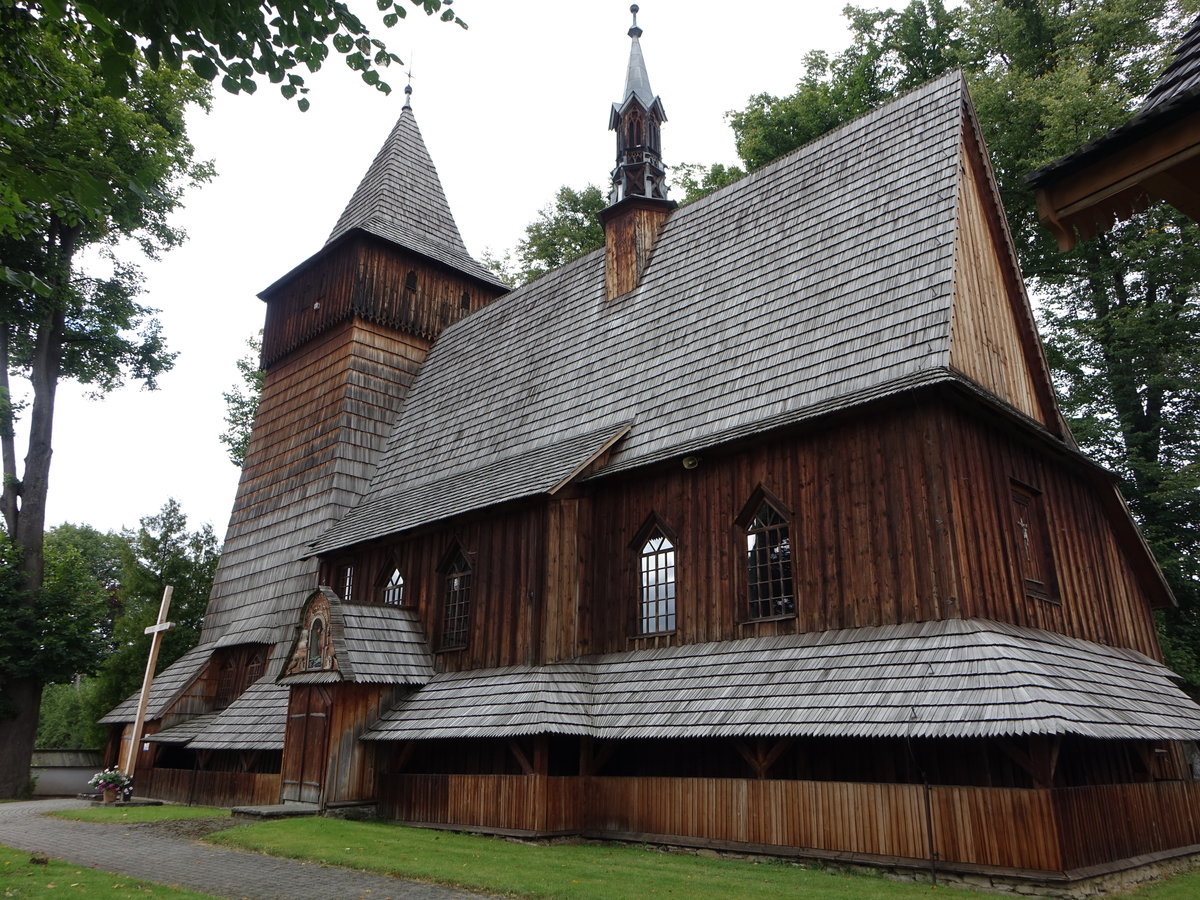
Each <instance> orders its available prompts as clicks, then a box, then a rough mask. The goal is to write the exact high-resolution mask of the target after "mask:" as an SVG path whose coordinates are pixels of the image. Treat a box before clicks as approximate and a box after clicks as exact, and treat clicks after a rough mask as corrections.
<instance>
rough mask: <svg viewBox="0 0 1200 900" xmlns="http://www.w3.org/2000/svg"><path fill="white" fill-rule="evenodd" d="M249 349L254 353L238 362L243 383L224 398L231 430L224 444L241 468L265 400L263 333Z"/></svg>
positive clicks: (255, 338) (226, 417) (227, 431)
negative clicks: (255, 421)
mask: <svg viewBox="0 0 1200 900" xmlns="http://www.w3.org/2000/svg"><path fill="white" fill-rule="evenodd" d="M246 345H247V346H248V347H249V348H250V353H247V354H246V355H245V356H243V357H242V358H241V359H239V360H238V361H237V368H238V372H239V374H240V375H241V376H242V383H241V384H235V385H234V386H233V387H231V388H230V389H229V390H227V391H225V392H224V393H223V394H221V398H222V399H223V400H224V401H225V424H226V425H227V426H228V428H227V429H226V430H225V431H224V432H223V433H222V434H221V443H222V444H224V445H225V446H226V448H227V449H228V452H229V461H230V462H232V463H233V464H234V465H235V466H237V467H238V468H241V466H242V464H243V463H245V461H246V450H247V449H249V447H250V433H251V432H252V431H253V430H254V415H255V413H257V412H258V403H259V401H260V400H261V399H262V388H263V376H264V375H265V374H266V373H265V372H263V370H262V369H261V368H259V364H260V363H259V357H260V355H261V354H262V331H261V330H260V331H259V332H258V335H257V336H256V337H252V338H250V340H248V341H246Z"/></svg>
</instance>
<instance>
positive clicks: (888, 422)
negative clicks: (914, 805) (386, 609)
mask: <svg viewBox="0 0 1200 900" xmlns="http://www.w3.org/2000/svg"><path fill="white" fill-rule="evenodd" d="M998 421H999V420H997V422H998ZM1033 440H1034V439H1032V438H1022V437H1020V436H1018V435H1016V434H1015V433H1014V432H1013V431H1012V430H1011V429H1010V428H1009V429H1005V428H1003V427H1001V426H1000V425H993V424H988V423H987V422H986V421H985V420H982V419H980V418H979V417H978V416H977V415H975V414H974V413H973V412H972V411H971V410H970V409H969V408H966V404H965V403H963V404H961V405H959V404H956V403H952V402H949V401H948V400H947V399H946V398H944V397H942V396H940V395H936V394H926V395H925V397H924V399H917V398H912V399H907V400H902V401H896V402H894V403H893V404H892V405H891V406H880V407H878V408H877V409H876V410H875V412H874V414H873V415H872V416H871V417H869V418H867V417H864V418H861V419H854V420H852V419H849V418H843V419H840V420H836V421H830V422H829V423H827V424H826V426H825V427H822V428H816V429H809V430H807V431H803V432H801V431H794V432H791V433H781V434H780V435H779V436H777V437H776V438H774V439H773V440H770V441H765V440H762V441H758V442H757V443H755V444H753V445H748V444H743V445H741V446H740V447H738V448H736V449H732V450H730V451H728V452H726V453H724V454H717V453H713V454H711V455H708V456H706V457H704V458H703V459H702V460H701V461H700V465H699V466H698V467H696V468H694V469H685V468H683V466H681V465H679V464H678V463H677V462H676V463H673V464H670V465H662V466H659V467H656V468H654V469H650V470H642V471H640V472H638V473H637V474H631V475H627V476H613V477H610V478H605V479H603V480H599V481H594V482H585V483H583V484H581V485H578V486H576V487H574V488H571V489H570V491H569V492H564V493H563V494H562V495H560V496H556V497H555V498H553V499H551V500H541V501H534V502H530V503H525V504H512V505H509V506H507V507H496V508H494V509H493V510H491V511H489V513H487V514H484V515H476V516H472V517H462V518H459V519H456V520H452V521H451V522H450V523H448V524H446V525H442V526H440V527H436V528H430V529H427V530H423V531H420V532H416V533H414V534H413V535H411V536H408V537H405V538H401V539H394V540H393V541H391V542H388V543H385V544H378V545H376V546H375V547H373V548H372V549H370V550H368V551H364V552H360V553H359V555H358V556H357V557H356V559H357V560H358V565H359V566H361V567H362V572H361V576H360V575H359V574H357V573H356V579H357V583H358V584H360V585H363V586H364V587H366V586H367V585H368V584H369V585H371V588H370V590H371V591H373V592H376V593H378V592H379V591H380V590H381V588H380V585H381V583H382V581H381V580H382V579H384V578H386V577H387V576H388V575H390V574H391V572H392V569H393V568H395V567H399V568H400V570H401V572H402V574H403V575H404V578H405V589H406V592H407V597H409V598H411V599H410V602H413V603H415V604H416V606H417V609H418V612H419V614H420V616H421V619H422V622H423V624H424V628H425V632H426V634H427V635H429V637H430V640H431V643H432V645H433V646H434V648H435V650H436V649H437V635H438V633H439V629H440V626H441V623H440V621H439V615H440V611H441V608H442V602H443V599H444V597H443V595H444V584H443V581H444V578H443V576H442V574H441V572H440V570H439V566H440V565H441V563H442V562H443V559H444V555H445V554H446V553H447V552H448V550H449V548H450V546H451V545H452V544H453V543H454V542H455V541H458V542H459V543H460V544H461V546H462V547H463V548H464V550H466V551H467V553H468V555H469V556H470V559H471V563H472V566H473V569H474V574H473V577H474V587H473V596H472V610H471V626H470V638H469V640H468V645H467V647H466V648H465V649H463V650H455V651H449V652H444V653H440V654H438V659H437V666H438V668H439V669H441V670H460V669H468V668H486V667H496V666H506V665H528V664H531V663H533V664H536V663H539V662H551V661H556V660H563V659H570V658H572V657H575V656H582V655H587V654H592V653H613V652H620V651H624V650H629V649H640V648H649V647H654V646H663V645H669V644H691V643H700V642H704V641H720V640H730V639H737V638H747V637H762V636H770V635H774V634H783V633H793V632H815V631H829V630H835V629H842V628H857V627H863V626H874V625H891V624H899V623H905V622H921V621H930V620H938V619H943V618H966V617H977V618H989V619H995V620H997V621H1001V622H1011V623H1014V624H1017V625H1024V626H1029V627H1035V628H1043V629H1048V630H1051V631H1057V632H1060V633H1063V634H1067V635H1070V636H1072V637H1078V638H1082V639H1085V640H1090V641H1097V642H1099V643H1103V644H1109V645H1113V646H1120V647H1131V648H1133V649H1136V650H1139V651H1141V652H1143V653H1146V654H1147V655H1149V656H1151V657H1154V658H1159V650H1158V647H1157V644H1156V640H1155V636H1154V628H1153V620H1152V617H1151V615H1150V609H1149V602H1148V598H1147V593H1146V590H1145V589H1144V587H1143V586H1142V585H1141V584H1140V583H1139V581H1138V580H1137V577H1136V576H1135V575H1134V574H1133V570H1132V568H1131V566H1130V564H1129V557H1128V556H1127V552H1126V549H1125V548H1123V546H1122V543H1121V541H1120V540H1119V539H1118V537H1117V536H1116V534H1115V532H1114V529H1113V527H1112V524H1111V519H1110V516H1111V514H1112V511H1111V510H1105V508H1104V505H1103V504H1102V502H1101V500H1100V496H1099V495H1100V492H1102V491H1110V490H1111V489H1112V488H1111V486H1110V485H1108V484H1106V483H1105V482H1104V480H1103V478H1102V477H1101V476H1098V475H1095V474H1088V475H1086V476H1085V475H1084V474H1082V473H1083V471H1084V470H1083V468H1082V467H1081V466H1079V465H1078V464H1073V463H1070V462H1069V461H1067V460H1066V459H1065V458H1061V459H1060V458H1057V457H1054V456H1051V455H1050V454H1048V453H1047V452H1046V451H1045V449H1044V448H1042V447H1040V446H1038V445H1037V444H1035V443H1033ZM1014 480H1016V481H1017V482H1019V483H1021V484H1024V485H1028V486H1030V487H1032V488H1034V489H1036V490H1037V491H1038V492H1040V493H1041V494H1042V497H1043V499H1044V505H1045V513H1046V516H1047V522H1048V526H1049V527H1048V533H1049V535H1050V541H1051V551H1052V558H1053V566H1054V569H1055V574H1056V580H1057V594H1056V597H1055V598H1053V599H1052V600H1047V599H1040V598H1036V597H1033V596H1029V595H1027V592H1026V585H1025V582H1024V580H1023V578H1022V574H1021V568H1020V565H1019V561H1018V559H1017V549H1018V548H1017V540H1018V538H1017V528H1016V525H1015V522H1014V520H1013V518H1012V509H1011V504H1012V499H1011V485H1012V483H1013V481H1014ZM760 487H761V488H763V489H765V490H767V491H768V492H769V493H770V494H771V495H773V496H774V497H775V498H777V500H778V502H779V504H780V505H781V506H782V507H783V508H784V509H785V510H787V511H788V513H789V515H788V519H789V526H790V532H791V547H792V569H793V578H794V584H795V592H796V614H795V616H793V617H783V618H779V619H774V620H763V621H747V620H746V591H747V588H746V584H745V578H746V570H745V559H744V555H745V549H744V548H745V539H744V537H743V535H742V533H741V530H740V529H739V527H738V526H737V524H736V520H737V517H738V515H739V514H740V513H741V512H742V510H743V508H744V506H745V504H746V503H747V502H748V501H749V500H750V498H751V497H752V496H753V495H754V493H755V491H756V490H757V489H759V488H760ZM651 515H657V516H658V517H659V519H660V520H661V521H662V522H663V523H665V525H666V526H667V527H669V528H670V529H672V531H673V533H674V534H675V535H676V536H677V540H676V550H677V554H678V556H677V564H678V565H677V578H678V581H677V597H678V599H677V603H676V618H677V627H676V631H675V633H673V634H668V635H656V636H651V637H645V638H643V637H639V636H638V635H637V634H636V618H635V615H634V612H635V609H636V599H637V573H636V553H635V552H634V551H633V549H631V541H632V540H633V538H634V536H635V535H636V534H638V532H639V530H640V529H641V528H642V527H643V526H644V525H645V523H646V521H647V520H648V518H649V517H650V516H651ZM335 561H336V560H335ZM359 602H370V601H369V598H368V597H364V596H360V597H359Z"/></svg>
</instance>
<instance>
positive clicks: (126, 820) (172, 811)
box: [50, 806, 229, 825]
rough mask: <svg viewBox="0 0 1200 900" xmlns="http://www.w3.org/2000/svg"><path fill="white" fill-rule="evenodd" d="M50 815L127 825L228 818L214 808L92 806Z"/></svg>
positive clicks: (64, 810)
mask: <svg viewBox="0 0 1200 900" xmlns="http://www.w3.org/2000/svg"><path fill="white" fill-rule="evenodd" d="M50 815H52V816H57V817H58V818H60V819H74V820H75V821H77V822H102V823H105V824H113V825H128V824H130V823H131V822H174V821H177V820H179V819H217V818H222V817H224V818H228V817H229V810H227V809H217V808H216V807H215V806H92V807H89V808H87V809H63V810H59V811H58V812H52V813H50Z"/></svg>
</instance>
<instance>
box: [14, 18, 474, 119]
mask: <svg viewBox="0 0 1200 900" xmlns="http://www.w3.org/2000/svg"><path fill="white" fill-rule="evenodd" d="M410 3H411V4H412V5H413V6H416V7H418V8H420V9H421V10H422V11H423V12H424V13H425V14H426V15H428V16H433V15H436V16H438V17H439V18H440V19H441V20H442V21H443V22H455V23H457V24H458V25H459V26H461V27H463V28H466V27H467V25H466V22H464V21H462V20H461V19H460V18H458V16H456V15H455V14H454V11H453V10H452V9H451V8H450V3H451V0H410ZM375 6H376V8H377V9H378V10H379V11H380V12H382V13H384V16H383V23H384V25H385V26H386V27H388V28H391V27H393V26H395V25H396V24H397V23H398V22H399V21H400V19H402V18H404V17H405V16H406V15H407V13H408V10H407V9H406V8H405V7H404V6H403V5H401V4H400V3H399V2H397V0H376V2H375ZM6 7H7V8H8V9H11V10H14V11H16V12H18V13H27V14H30V15H32V16H33V17H36V19H37V21H38V22H39V24H40V27H41V28H43V29H44V30H46V31H47V32H48V33H50V34H53V35H55V36H56V38H58V39H59V40H71V41H75V42H78V43H80V44H82V45H83V46H85V47H86V49H87V52H88V53H89V54H91V55H92V56H93V57H94V59H95V60H96V62H97V64H98V66H99V68H100V69H101V70H102V71H103V73H104V76H105V78H106V79H107V82H108V85H109V90H110V92H111V93H113V94H115V95H121V94H123V93H124V92H125V91H126V90H128V89H129V86H130V85H131V84H136V83H137V82H138V81H139V79H140V78H141V77H143V72H142V69H141V65H140V63H141V56H144V57H145V59H146V60H147V61H148V62H149V63H150V65H151V67H152V68H154V69H156V70H157V69H160V68H166V69H174V70H179V69H181V68H183V67H184V66H187V67H189V68H190V69H191V70H192V71H194V72H195V73H196V74H197V75H198V76H200V77H201V78H203V79H205V80H206V81H215V80H216V79H217V78H220V80H221V86H222V87H223V88H224V89H225V90H227V91H229V92H231V93H234V94H236V93H240V92H246V93H249V94H253V93H254V92H255V91H256V90H257V89H258V84H259V79H261V78H266V79H267V81H268V82H270V83H271V84H277V85H279V86H280V87H279V90H280V93H282V94H283V96H284V97H287V98H288V99H291V98H293V97H296V96H297V95H303V94H305V93H307V92H308V88H307V87H306V86H305V81H304V76H303V75H301V74H299V73H300V72H304V71H306V72H316V71H317V70H319V69H320V68H321V65H322V64H323V63H324V62H325V60H326V59H327V58H328V57H329V51H330V48H331V47H332V48H333V50H334V52H335V53H338V54H340V55H341V56H342V57H343V59H344V62H345V63H346V65H347V66H349V67H350V68H351V69H353V70H354V71H356V72H360V73H361V74H362V79H363V81H364V82H365V83H367V84H369V85H371V86H373V87H375V88H376V89H377V90H381V91H383V92H384V93H389V92H390V91H391V88H390V87H389V86H388V85H387V84H386V83H385V82H383V81H381V80H380V75H379V70H380V69H382V68H386V67H388V66H390V65H391V64H392V63H399V62H400V61H401V60H400V58H399V57H398V56H396V55H395V54H394V53H391V52H390V51H389V50H388V49H387V47H385V46H384V44H383V42H382V41H379V40H377V39H375V38H373V37H371V35H370V33H369V31H368V29H367V28H366V26H365V25H364V24H363V22H362V20H361V19H360V18H359V17H358V16H357V15H356V14H355V13H354V12H352V11H351V9H350V5H349V4H348V3H344V2H338V0H312V2H307V3H299V2H288V0H275V2H262V0H223V2H216V0H159V2H156V3H143V2H137V0H91V2H90V3H80V2H68V0H40V2H35V0H0V11H3V10H5V8H6ZM298 105H299V106H300V108H301V109H307V108H308V100H307V99H306V98H303V97H301V99H300V100H299V102H298Z"/></svg>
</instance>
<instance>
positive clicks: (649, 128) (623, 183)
mask: <svg viewBox="0 0 1200 900" xmlns="http://www.w3.org/2000/svg"><path fill="white" fill-rule="evenodd" d="M629 11H630V12H631V13H632V14H633V26H632V27H631V28H630V29H629V37H630V39H631V40H632V45H631V46H630V49H629V67H628V70H627V72H626V75H625V93H624V96H623V99H622V100H621V102H620V103H614V104H613V107H612V112H611V113H610V114H609V120H608V127H609V129H610V130H612V131H615V132H616V135H617V164H616V167H615V168H614V169H613V171H612V188H611V190H610V191H609V195H608V202H609V205H608V207H607V208H606V209H605V210H604V211H603V212H601V213H600V221H601V222H602V223H603V225H604V243H605V248H606V254H605V276H604V284H605V295H606V296H607V297H608V299H610V300H612V299H614V298H616V297H620V296H621V295H623V294H627V293H629V291H631V290H633V289H634V288H635V287H637V285H638V281H639V280H640V279H641V276H642V272H643V271H644V270H645V268H646V265H647V264H648V263H649V261H650V253H651V251H652V250H653V248H654V242H655V240H657V238H658V232H659V230H660V229H661V228H662V225H663V222H665V221H666V219H667V217H668V216H669V215H670V214H671V210H673V209H674V208H675V206H676V204H675V203H674V202H673V201H671V200H668V199H667V183H666V167H665V166H664V165H663V161H662V139H661V133H662V124H663V122H665V121H666V120H667V114H666V111H665V110H664V109H663V105H662V101H661V100H660V99H659V98H658V97H657V96H655V94H654V92H653V91H652V90H651V89H650V76H649V75H648V74H647V72H646V61H645V59H644V58H643V57H642V45H641V41H640V38H641V36H642V29H641V28H639V27H638V24H637V14H638V7H637V4H634V5H633V6H631V7H629Z"/></svg>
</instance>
